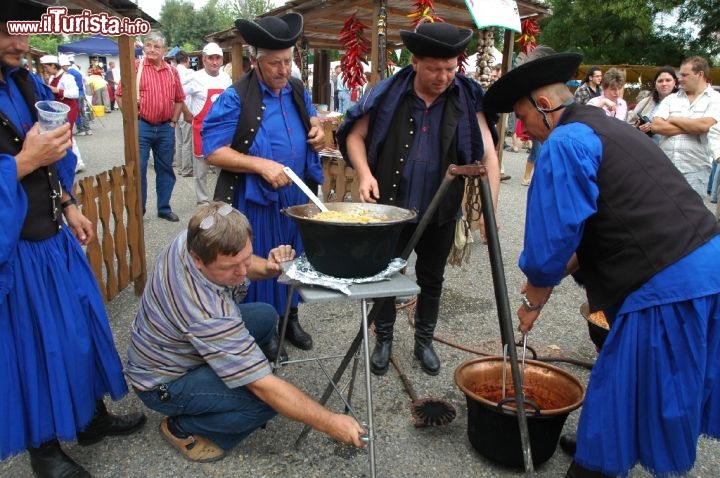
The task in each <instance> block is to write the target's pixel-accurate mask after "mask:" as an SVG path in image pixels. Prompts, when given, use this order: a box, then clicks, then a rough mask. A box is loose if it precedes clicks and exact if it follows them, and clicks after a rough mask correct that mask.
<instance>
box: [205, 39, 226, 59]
mask: <svg viewBox="0 0 720 478" xmlns="http://www.w3.org/2000/svg"><path fill="white" fill-rule="evenodd" d="M202 52H203V55H206V56H210V55H220V56H223V51H222V48H220V45H218V44H217V43H215V42H210V43H208V44H207V45H205V48H203V50H202Z"/></svg>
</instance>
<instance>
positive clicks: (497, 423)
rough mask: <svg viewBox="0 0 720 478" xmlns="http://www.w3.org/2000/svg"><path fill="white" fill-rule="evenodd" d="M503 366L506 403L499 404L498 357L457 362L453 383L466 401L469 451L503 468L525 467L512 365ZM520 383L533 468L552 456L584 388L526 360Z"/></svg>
mask: <svg viewBox="0 0 720 478" xmlns="http://www.w3.org/2000/svg"><path fill="white" fill-rule="evenodd" d="M504 365H505V367H506V377H507V378H506V380H507V383H506V387H505V393H506V397H509V398H510V399H509V400H508V399H507V398H506V399H505V400H502V381H503V372H502V369H503V359H502V357H485V358H479V359H475V360H471V361H469V362H465V363H462V364H460V366H458V368H457V369H455V383H456V384H457V386H458V387H460V390H462V391H463V393H465V398H466V399H467V407H468V432H467V433H468V438H469V439H470V443H471V444H472V446H473V448H475V450H477V451H478V452H480V454H482V455H483V456H485V457H487V458H489V459H491V460H493V461H496V462H498V463H501V464H503V465H505V466H509V467H514V468H523V467H524V465H525V461H524V459H523V452H522V443H521V440H520V428H519V426H518V419H517V413H516V411H515V410H516V409H515V399H514V396H515V390H514V388H513V381H512V374H511V371H510V363H509V362H505V364H504ZM523 380H524V381H523V390H524V392H525V400H526V403H525V408H526V416H527V424H528V433H529V434H530V448H531V452H532V459H533V464H534V466H536V467H537V466H539V465H540V464H542V463H544V462H546V461H547V460H549V459H550V457H551V456H552V455H553V453H555V449H556V448H557V444H558V440H559V439H560V433H561V432H562V428H563V425H564V424H565V420H566V419H567V417H568V415H569V414H570V412H572V411H573V410H575V409H577V408H578V407H579V406H580V405H581V404H582V401H583V398H584V397H585V387H584V386H583V384H582V383H581V382H580V381H579V380H578V379H577V378H575V377H574V376H572V375H571V374H569V373H568V372H566V371H565V370H562V369H560V368H558V367H554V366H552V365H548V364H546V363H543V362H538V361H536V360H526V361H525V370H524V379H523Z"/></svg>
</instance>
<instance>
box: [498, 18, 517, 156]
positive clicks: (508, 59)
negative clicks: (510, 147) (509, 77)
mask: <svg viewBox="0 0 720 478" xmlns="http://www.w3.org/2000/svg"><path fill="white" fill-rule="evenodd" d="M514 45H515V32H514V31H512V30H510V29H509V28H506V29H505V38H504V39H503V61H502V74H503V75H504V74H505V73H507V72H508V71H510V69H511V68H512V55H513V47H514ZM507 118H508V114H507V113H503V114H501V115H500V121H499V122H498V128H497V130H498V136H499V138H500V140H499V141H498V144H497V157H498V162H499V163H500V168H502V160H503V152H504V151H505V131H506V130H507V124H506V123H507Z"/></svg>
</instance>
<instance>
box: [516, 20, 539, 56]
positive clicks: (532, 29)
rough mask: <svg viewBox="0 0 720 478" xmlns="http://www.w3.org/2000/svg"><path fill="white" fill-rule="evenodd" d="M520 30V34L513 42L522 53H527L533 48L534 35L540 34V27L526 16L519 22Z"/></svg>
mask: <svg viewBox="0 0 720 478" xmlns="http://www.w3.org/2000/svg"><path fill="white" fill-rule="evenodd" d="M520 30H521V33H520V36H519V37H518V39H517V40H515V43H517V44H518V45H519V46H520V50H521V51H522V52H523V53H525V54H528V53H530V52H531V51H533V50H534V49H535V44H536V43H535V36H536V35H540V27H538V24H537V23H536V22H535V20H533V19H532V18H526V19H525V20H523V21H522V22H520Z"/></svg>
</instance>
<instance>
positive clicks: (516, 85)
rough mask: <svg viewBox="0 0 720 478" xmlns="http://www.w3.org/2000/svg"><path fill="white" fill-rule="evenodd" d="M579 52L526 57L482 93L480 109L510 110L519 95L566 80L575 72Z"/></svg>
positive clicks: (580, 57)
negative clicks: (523, 61)
mask: <svg viewBox="0 0 720 478" xmlns="http://www.w3.org/2000/svg"><path fill="white" fill-rule="evenodd" d="M582 59H583V57H582V55H581V54H579V53H570V52H566V53H556V54H554V55H548V56H544V57H541V58H538V59H537V60H532V61H528V62H527V63H523V64H522V65H520V66H518V67H517V68H514V69H512V70H510V71H509V72H507V73H505V74H504V75H502V76H501V77H500V78H499V79H498V80H497V81H496V82H495V83H493V85H492V86H491V87H490V88H489V89H488V90H487V93H485V98H484V99H483V109H484V110H485V111H488V112H491V113H509V112H510V111H512V110H513V105H514V104H515V103H517V101H518V100H519V99H521V98H524V97H526V96H528V95H529V94H530V93H531V92H533V91H535V90H536V89H538V88H540V87H541V86H545V85H552V84H554V83H565V82H566V81H568V80H569V79H570V78H572V77H573V76H574V75H575V72H576V71H577V69H578V67H579V66H580V63H581V62H582Z"/></svg>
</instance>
